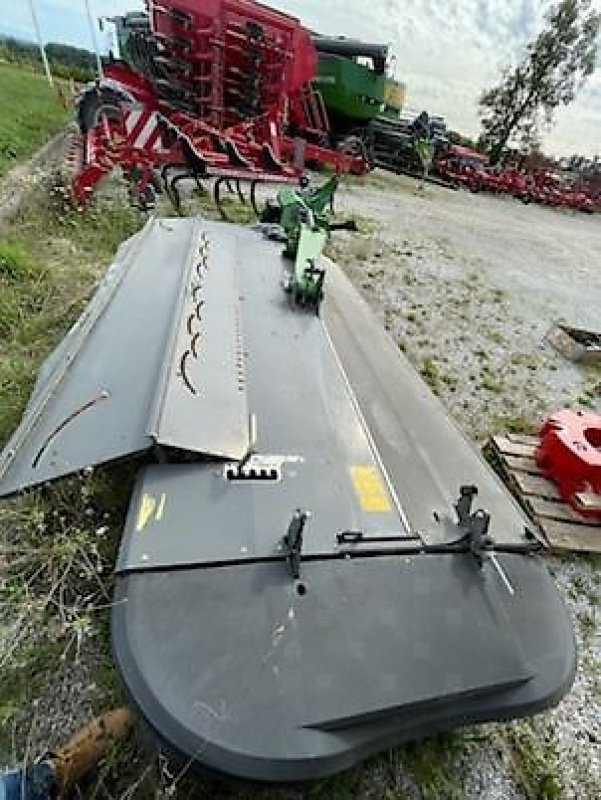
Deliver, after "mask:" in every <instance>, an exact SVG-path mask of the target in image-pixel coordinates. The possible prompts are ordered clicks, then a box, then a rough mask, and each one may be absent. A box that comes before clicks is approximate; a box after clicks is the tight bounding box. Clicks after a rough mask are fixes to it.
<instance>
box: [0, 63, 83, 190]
mask: <svg viewBox="0 0 601 800" xmlns="http://www.w3.org/2000/svg"><path fill="white" fill-rule="evenodd" d="M69 117H70V112H68V111H66V110H65V109H64V108H63V107H62V105H61V103H60V102H59V99H58V96H57V94H56V93H55V92H54V91H53V90H52V89H51V88H50V87H49V86H48V83H47V81H46V78H45V77H43V76H42V75H38V74H35V73H33V72H30V71H29V70H27V69H25V68H22V67H15V66H13V65H9V64H0V176H1V175H4V173H5V172H7V171H8V170H9V169H10V168H11V167H13V166H14V165H15V164H16V163H17V162H19V161H24V160H25V159H27V158H29V157H30V156H31V155H33V153H34V152H35V151H36V150H37V149H38V148H39V147H40V146H41V145H42V144H44V142H46V141H47V140H48V139H49V138H50V137H51V136H52V135H53V134H54V133H58V131H60V130H61V128H62V127H63V126H64V125H65V123H66V121H67V120H68V118H69Z"/></svg>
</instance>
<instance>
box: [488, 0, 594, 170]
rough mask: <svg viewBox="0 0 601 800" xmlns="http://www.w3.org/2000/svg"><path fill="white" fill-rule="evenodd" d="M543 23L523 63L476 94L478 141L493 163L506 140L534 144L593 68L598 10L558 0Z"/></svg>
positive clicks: (579, 1) (581, 0) (584, 0)
mask: <svg viewBox="0 0 601 800" xmlns="http://www.w3.org/2000/svg"><path fill="white" fill-rule="evenodd" d="M545 23H546V27H545V29H544V30H543V31H541V33H539V35H538V36H537V38H536V39H535V40H534V41H533V42H531V43H530V44H529V45H528V46H527V48H526V54H525V56H524V58H523V59H522V61H521V62H520V63H519V64H518V65H517V66H516V67H515V68H508V69H506V70H505V71H504V73H503V75H502V79H501V82H500V83H499V84H498V86H495V87H494V88H493V89H490V90H489V91H487V92H484V93H483V94H482V96H481V97H480V103H479V105H480V121H481V123H482V129H483V133H482V137H481V141H482V142H483V143H484V144H485V145H486V148H487V150H488V152H489V154H490V158H491V161H492V163H496V162H497V161H498V160H499V158H500V156H501V153H502V152H503V149H504V148H505V146H506V145H507V143H508V142H510V141H512V142H514V143H516V144H517V143H519V144H521V145H522V146H523V147H532V146H536V145H537V144H539V141H540V134H541V131H542V130H543V129H544V128H548V127H549V126H550V125H551V124H552V122H553V115H554V112H555V109H556V108H557V107H558V106H560V105H568V104H569V103H571V102H572V100H573V99H574V97H575V96H576V93H577V91H578V90H579V89H580V88H581V87H582V85H583V84H584V82H585V81H586V79H587V78H588V77H589V75H591V74H592V73H593V71H594V69H595V59H596V51H597V37H598V35H599V30H600V26H601V14H598V13H597V12H595V11H594V10H592V9H591V0H561V2H559V3H558V4H557V5H555V6H552V7H551V8H550V9H549V11H548V12H547V14H546V15H545Z"/></svg>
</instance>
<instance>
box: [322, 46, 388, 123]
mask: <svg viewBox="0 0 601 800" xmlns="http://www.w3.org/2000/svg"><path fill="white" fill-rule="evenodd" d="M314 84H315V87H316V88H317V89H319V91H320V92H321V95H322V97H323V100H324V103H325V104H326V108H327V109H328V111H329V112H333V113H334V114H335V115H339V116H342V117H346V118H347V119H352V120H356V121H357V122H369V120H371V119H374V118H375V117H377V116H378V114H380V112H381V111H382V109H383V105H384V91H385V85H386V76H385V75H377V74H376V73H375V72H374V71H373V70H371V69H369V67H366V66H363V65H361V64H357V63H356V62H355V61H353V60H352V59H350V58H345V57H344V56H334V55H329V54H327V55H326V54H320V57H319V66H318V71H317V76H316V78H315V79H314Z"/></svg>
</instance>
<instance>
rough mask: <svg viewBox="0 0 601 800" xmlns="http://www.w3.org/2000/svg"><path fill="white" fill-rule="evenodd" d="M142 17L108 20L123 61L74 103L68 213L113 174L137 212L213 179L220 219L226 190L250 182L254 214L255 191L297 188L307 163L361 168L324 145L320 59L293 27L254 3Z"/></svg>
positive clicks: (167, 4)
mask: <svg viewBox="0 0 601 800" xmlns="http://www.w3.org/2000/svg"><path fill="white" fill-rule="evenodd" d="M147 10H148V14H128V15H126V16H125V17H118V18H115V19H114V20H112V21H113V22H114V23H115V25H116V28H117V35H118V41H119V49H120V58H119V59H118V60H115V59H114V58H113V59H111V61H110V63H108V64H106V65H105V69H104V76H103V77H102V78H100V79H98V80H97V81H96V83H95V84H94V85H91V86H89V87H87V88H86V89H85V90H84V92H83V93H82V94H81V95H80V97H79V98H78V103H77V105H78V122H79V128H80V132H81V134H80V138H79V140H78V141H77V142H76V143H75V146H74V148H73V150H72V157H71V163H72V166H73V170H74V174H73V176H72V179H71V186H70V188H71V194H72V198H73V200H74V201H75V203H76V204H77V205H80V206H82V205H85V204H86V202H87V201H88V200H89V198H90V196H91V194H92V193H93V191H94V187H95V186H96V184H97V183H98V181H99V180H100V179H101V178H102V177H104V176H105V175H106V174H108V173H109V172H110V171H111V170H112V169H113V168H114V167H116V166H119V167H121V168H122V169H123V171H124V173H125V175H126V177H128V178H129V179H130V181H131V186H132V192H133V195H134V196H135V198H136V200H137V201H138V202H139V203H140V204H141V205H142V206H149V205H152V203H153V200H154V195H155V192H156V191H157V189H160V188H165V189H166V191H167V192H168V193H169V195H170V197H171V199H172V200H173V202H174V204H175V206H176V207H178V206H179V192H178V188H177V184H178V183H179V182H180V181H181V180H184V179H192V180H194V181H196V182H197V183H198V184H200V185H201V186H202V181H203V180H205V179H211V178H212V179H215V185H214V195H215V200H216V202H217V205H218V206H219V208H220V210H222V209H221V205H220V202H219V192H220V187H221V186H222V184H223V183H227V186H228V188H229V189H230V190H232V191H233V189H232V186H235V190H236V192H237V193H238V195H239V196H240V198H241V199H242V198H243V197H244V195H243V193H242V188H241V187H242V184H243V183H247V184H249V185H250V199H251V202H252V204H253V206H254V207H255V210H256V197H255V191H256V187H257V185H259V184H261V183H273V184H278V183H291V182H296V181H298V178H299V176H300V175H301V174H302V172H303V169H304V166H305V164H312V163H317V164H322V165H327V166H329V167H331V168H333V169H335V170H337V171H342V172H352V173H356V174H363V173H364V172H365V171H366V170H367V168H368V166H367V162H366V160H365V159H364V158H363V157H362V156H361V154H360V153H357V152H356V151H353V149H352V146H351V148H350V150H349V149H348V148H346V147H345V146H344V144H343V145H342V146H341V147H340V148H339V149H338V150H333V149H330V148H329V147H328V146H327V142H328V119H327V114H326V112H325V108H324V107H323V103H321V102H320V96H319V95H318V94H316V93H315V92H314V91H313V89H312V86H311V80H312V78H313V77H314V75H315V71H316V66H317V52H316V50H315V47H314V45H313V43H312V41H311V36H310V33H309V32H308V31H307V30H306V29H305V28H303V26H302V25H301V24H300V22H299V21H298V20H296V19H294V18H293V17H290V16H288V15H286V14H282V13H280V12H278V11H275V10H273V9H271V8H268V7H266V6H262V5H259V4H258V3H255V2H253V0H164V1H163V2H161V3H160V4H159V3H156V2H152V1H151V0H148V1H147ZM351 145H352V143H351Z"/></svg>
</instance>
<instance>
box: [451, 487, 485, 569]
mask: <svg viewBox="0 0 601 800" xmlns="http://www.w3.org/2000/svg"><path fill="white" fill-rule="evenodd" d="M477 494H478V487H477V486H462V487H461V488H460V490H459V500H458V501H457V503H455V511H456V512H457V518H458V521H459V522H458V524H459V527H460V528H461V530H462V531H463V536H462V541H466V542H467V543H468V545H469V548H470V551H471V552H472V554H473V555H474V557H475V558H476V561H477V562H478V564H479V565H480V566H481V565H482V560H483V558H484V552H485V550H486V549H487V548H488V547H489V546H490V544H491V540H490V537H489V536H488V529H489V527H490V514H489V513H488V512H487V511H484V510H483V509H481V508H479V509H478V510H477V511H474V512H473V513H472V505H473V502H474V497H476V495H477Z"/></svg>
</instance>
